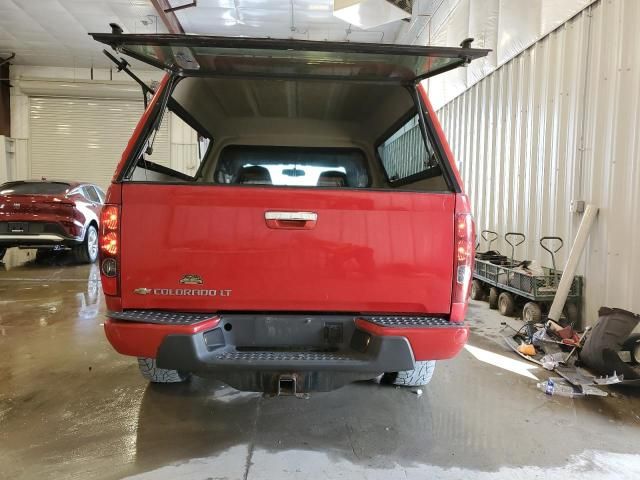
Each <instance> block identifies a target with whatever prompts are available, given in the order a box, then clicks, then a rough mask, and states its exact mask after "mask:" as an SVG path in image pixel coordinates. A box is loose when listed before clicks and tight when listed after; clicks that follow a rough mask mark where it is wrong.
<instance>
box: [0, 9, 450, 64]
mask: <svg viewBox="0 0 640 480" xmlns="http://www.w3.org/2000/svg"><path fill="white" fill-rule="evenodd" d="M191 1H192V0H156V1H155V3H158V4H160V5H162V4H164V5H168V6H172V7H175V6H179V5H184V4H186V3H190V2H191ZM441 3H443V0H421V1H417V2H415V3H414V20H415V19H416V18H418V17H421V18H424V15H422V14H421V12H432V11H433V10H434V8H437V6H438V5H440V4H441ZM153 4H154V2H152V0H90V1H89V0H46V1H25V0H0V56H3V57H6V56H7V55H8V54H9V53H11V52H15V53H16V58H15V60H14V61H13V62H12V63H15V64H21V65H42V66H63V67H91V66H96V67H107V66H110V63H109V62H108V60H107V59H106V58H105V57H104V56H103V55H102V54H101V53H100V52H101V50H102V48H101V46H100V45H99V44H97V43H95V42H94V41H93V40H92V39H91V38H90V37H89V36H88V35H87V33H88V32H106V31H108V28H109V27H108V24H109V23H110V22H115V23H118V24H119V25H121V26H122V27H123V28H124V30H125V32H128V33H155V32H158V33H166V32H167V28H166V26H165V24H164V23H163V21H162V18H161V17H160V15H159V14H158V11H157V10H156V8H154V5H153ZM332 9H333V1H332V0H197V6H196V7H194V8H187V9H183V10H178V11H176V12H175V16H176V18H177V19H178V21H179V22H180V24H181V25H182V28H183V29H184V31H185V32H186V33H198V34H214V35H231V36H237V35H242V36H260V37H264V36H270V37H277V38H291V37H292V38H298V39H309V40H332V41H352V42H384V43H394V42H395V41H396V39H397V37H398V33H399V31H400V30H401V29H402V28H404V29H406V28H407V27H408V26H409V24H408V23H405V22H402V21H397V22H393V23H389V24H386V25H382V26H381V27H376V28H375V29H373V30H361V29H359V28H357V27H354V26H351V25H349V24H348V23H346V22H344V21H342V20H340V19H338V18H337V17H334V16H333V12H332ZM412 24H413V22H412Z"/></svg>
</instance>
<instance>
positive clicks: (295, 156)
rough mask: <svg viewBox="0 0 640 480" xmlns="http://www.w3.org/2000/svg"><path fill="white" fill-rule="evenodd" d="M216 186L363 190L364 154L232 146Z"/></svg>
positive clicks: (223, 159)
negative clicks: (273, 186)
mask: <svg viewBox="0 0 640 480" xmlns="http://www.w3.org/2000/svg"><path fill="white" fill-rule="evenodd" d="M215 180H216V183H224V184H237V185H276V186H292V187H293V186H297V187H332V188H341V187H347V188H364V187H367V186H368V185H369V173H368V171H367V162H366V159H365V157H364V154H363V153H362V152H361V151H360V150H357V149H352V148H311V147H266V146H229V147H226V148H225V149H224V150H223V151H222V152H221V154H220V160H219V162H218V166H217V169H216V173H215Z"/></svg>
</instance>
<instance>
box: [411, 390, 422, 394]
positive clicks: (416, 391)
mask: <svg viewBox="0 0 640 480" xmlns="http://www.w3.org/2000/svg"><path fill="white" fill-rule="evenodd" d="M411 391H412V392H413V393H415V394H416V395H418V396H421V395H422V389H421V388H414V389H412V390H411Z"/></svg>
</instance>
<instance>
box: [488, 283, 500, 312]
mask: <svg viewBox="0 0 640 480" xmlns="http://www.w3.org/2000/svg"><path fill="white" fill-rule="evenodd" d="M499 296H500V292H499V291H498V289H497V288H496V287H491V288H490V289H489V308H491V309H492V310H495V309H496V308H498V297H499Z"/></svg>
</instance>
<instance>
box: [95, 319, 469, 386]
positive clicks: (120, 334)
mask: <svg viewBox="0 0 640 480" xmlns="http://www.w3.org/2000/svg"><path fill="white" fill-rule="evenodd" d="M109 315H110V318H109V319H107V321H106V322H105V332H106V334H107V338H108V339H109V341H110V342H111V344H112V345H113V347H114V348H115V349H116V350H117V351H118V352H120V353H122V354H125V355H132V356H137V357H151V358H156V359H157V364H158V367H160V368H168V369H174V370H180V371H185V372H192V373H195V374H197V375H201V376H210V377H214V378H217V379H219V380H221V381H223V382H225V383H227V384H229V385H231V386H233V387H235V388H238V389H240V390H251V391H265V392H275V391H277V388H278V379H279V378H280V377H282V376H283V375H289V376H295V378H296V381H297V391H298V392H303V391H323V390H332V389H334V388H338V387H340V386H342V385H344V384H346V383H349V382H353V381H356V380H361V379H368V378H373V377H375V376H376V375H378V374H380V373H384V372H395V371H402V370H410V369H412V368H414V363H415V361H417V360H439V359H445V358H451V357H453V356H455V355H456V354H457V353H458V352H459V351H460V349H461V348H462V347H463V345H464V344H465V342H466V339H467V335H468V327H467V326H466V325H462V324H451V323H449V322H448V320H444V319H435V318H428V317H353V316H342V315H322V316H318V315H312V316H304V315H279V316H271V315H240V314H238V315H223V316H210V317H209V318H195V319H194V320H193V322H189V320H188V318H189V317H188V316H189V314H184V315H183V316H182V317H181V320H180V321H181V322H182V323H176V322H167V321H164V320H162V321H160V322H156V323H150V322H147V321H144V320H145V316H144V314H143V315H138V317H137V318H136V319H132V317H131V315H132V313H131V312H119V313H110V314H109ZM200 315H202V314H200ZM165 317H166V314H165ZM149 318H151V317H149ZM403 318H404V319H405V320H402V319H403ZM147 319H148V318H147ZM389 319H396V320H389ZM409 319H411V320H409ZM151 320H152V321H155V320H154V319H153V318H151Z"/></svg>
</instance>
